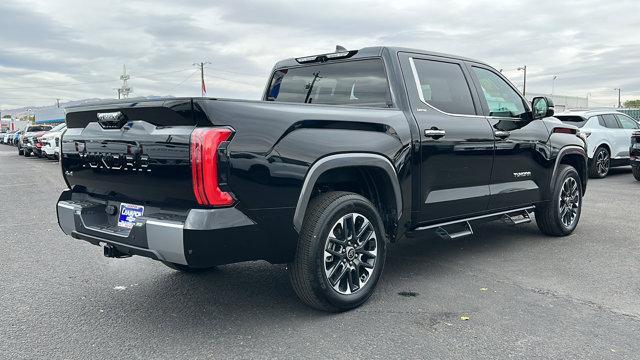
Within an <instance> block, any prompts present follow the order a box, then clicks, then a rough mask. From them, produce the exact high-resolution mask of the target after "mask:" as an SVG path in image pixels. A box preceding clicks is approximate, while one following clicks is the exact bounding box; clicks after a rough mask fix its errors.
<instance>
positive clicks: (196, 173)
mask: <svg viewBox="0 0 640 360" xmlns="http://www.w3.org/2000/svg"><path fill="white" fill-rule="evenodd" d="M232 134H233V131H232V130H231V129H228V128H198V129H195V130H194V131H193V133H191V177H192V181H193V193H194V194H195V196H196V200H197V201H198V204H200V205H204V206H229V205H231V204H233V202H234V199H233V196H231V194H230V193H228V192H226V191H222V190H221V189H220V186H219V183H218V148H219V147H220V144H222V143H223V142H225V141H227V140H228V139H229V138H230V137H231V135H232Z"/></svg>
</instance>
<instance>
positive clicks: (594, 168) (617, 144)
mask: <svg viewBox="0 0 640 360" xmlns="http://www.w3.org/2000/svg"><path fill="white" fill-rule="evenodd" d="M554 116H555V117H556V118H558V119H560V120H561V121H562V122H565V123H567V124H571V125H575V126H577V127H579V128H580V132H581V133H583V134H584V135H585V136H586V137H587V155H588V156H589V176H590V177H593V178H603V177H605V176H607V174H608V173H609V169H610V168H611V167H614V166H626V165H629V144H630V141H631V134H633V132H634V131H638V129H640V125H639V124H638V122H637V121H636V120H634V119H633V118H631V117H629V116H628V115H626V114H623V113H620V112H617V111H614V110H571V111H567V112H563V113H560V114H557V115H554Z"/></svg>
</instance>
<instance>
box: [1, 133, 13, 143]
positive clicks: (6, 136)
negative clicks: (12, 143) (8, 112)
mask: <svg viewBox="0 0 640 360" xmlns="http://www.w3.org/2000/svg"><path fill="white" fill-rule="evenodd" d="M13 133H14V132H13V131H6V132H4V133H3V134H2V143H3V144H7V145H8V144H9V139H11V137H12V136H13Z"/></svg>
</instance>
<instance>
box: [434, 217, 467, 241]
mask: <svg viewBox="0 0 640 360" xmlns="http://www.w3.org/2000/svg"><path fill="white" fill-rule="evenodd" d="M462 225H463V226H464V228H463V229H462V230H459V231H457V232H449V231H447V229H445V228H444V227H442V226H440V227H439V228H437V229H436V234H438V236H440V237H441V238H443V239H445V240H454V239H458V238H461V237H465V236H469V235H473V228H472V227H471V224H469V222H468V221H466V222H464V224H462Z"/></svg>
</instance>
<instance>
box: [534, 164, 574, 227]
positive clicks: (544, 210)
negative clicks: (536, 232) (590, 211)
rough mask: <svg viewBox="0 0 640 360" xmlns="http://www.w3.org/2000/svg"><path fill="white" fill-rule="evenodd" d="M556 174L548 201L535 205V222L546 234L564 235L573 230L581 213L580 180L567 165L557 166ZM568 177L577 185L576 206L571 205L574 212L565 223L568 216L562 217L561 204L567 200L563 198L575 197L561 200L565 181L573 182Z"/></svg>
mask: <svg viewBox="0 0 640 360" xmlns="http://www.w3.org/2000/svg"><path fill="white" fill-rule="evenodd" d="M557 174H558V175H557V176H556V178H555V179H554V180H553V185H552V187H551V189H552V190H551V191H552V193H551V199H550V201H549V202H547V203H546V204H545V205H542V206H539V207H536V210H535V213H536V223H537V224H538V228H539V229H540V231H542V232H543V233H544V234H546V235H551V236H566V235H569V234H571V233H572V232H573V230H575V228H576V226H577V225H578V222H579V221H580V214H581V213H582V182H581V181H580V176H579V175H578V172H577V171H576V169H575V168H573V167H572V166H569V165H564V164H562V165H560V166H559V167H558V173H557ZM568 179H573V182H575V184H576V187H577V193H576V196H577V199H576V200H577V206H576V207H573V206H571V208H572V209H575V210H576V214H575V217H574V218H572V220H571V222H570V224H569V225H567V222H568V218H567V217H564V219H563V211H562V210H561V207H563V204H565V203H567V200H564V199H567V198H570V199H575V198H574V197H565V198H564V199H562V200H561V197H562V195H561V193H562V192H563V187H565V185H566V184H567V183H570V184H573V183H572V182H571V180H568ZM562 194H564V193H562ZM566 215H571V214H566ZM566 215H565V216H566ZM563 220H564V221H563Z"/></svg>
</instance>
